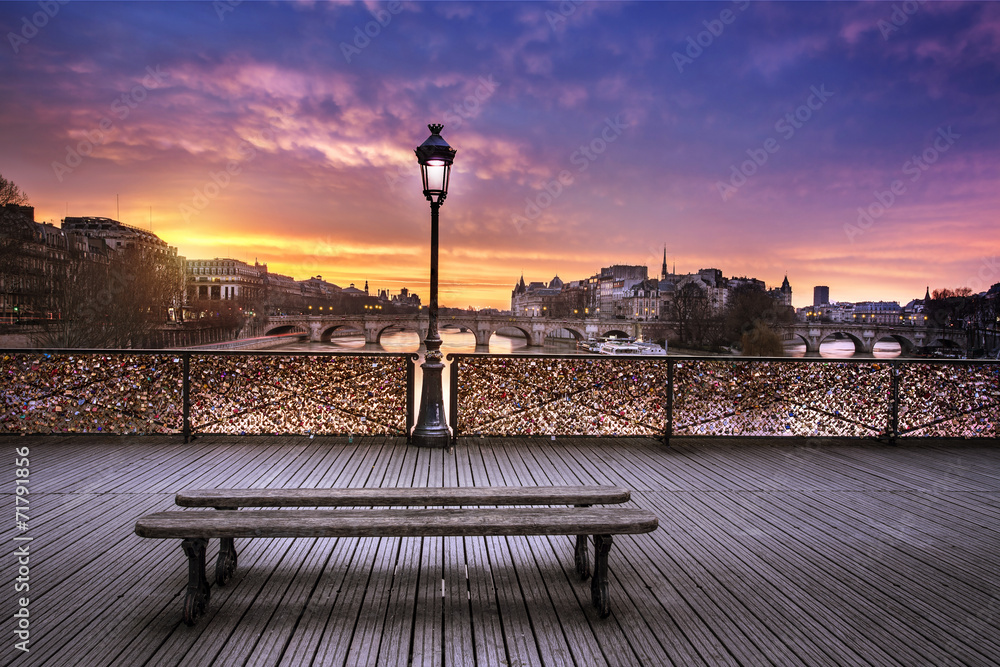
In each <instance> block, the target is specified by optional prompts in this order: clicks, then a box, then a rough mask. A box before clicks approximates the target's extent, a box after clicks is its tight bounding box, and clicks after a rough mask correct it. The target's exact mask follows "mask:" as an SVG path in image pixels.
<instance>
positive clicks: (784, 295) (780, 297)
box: [767, 275, 792, 308]
mask: <svg viewBox="0 0 1000 667" xmlns="http://www.w3.org/2000/svg"><path fill="white" fill-rule="evenodd" d="M767 293H768V295H769V296H770V297H771V298H772V299H774V300H775V302H776V303H778V304H780V305H782V306H788V307H789V308H791V306H792V286H791V285H790V284H789V283H788V276H787V275H786V276H785V279H784V280H782V281H781V287H775V288H771V289H769V290H767Z"/></svg>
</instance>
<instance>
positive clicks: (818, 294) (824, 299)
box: [813, 285, 830, 306]
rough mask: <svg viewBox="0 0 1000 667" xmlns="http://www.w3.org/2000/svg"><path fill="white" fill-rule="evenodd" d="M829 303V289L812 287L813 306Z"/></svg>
mask: <svg viewBox="0 0 1000 667" xmlns="http://www.w3.org/2000/svg"><path fill="white" fill-rule="evenodd" d="M828 303H830V288H829V287H827V286H826V285H817V286H816V287H813V305H814V306H823V305H826V304H828Z"/></svg>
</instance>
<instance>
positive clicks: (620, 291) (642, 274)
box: [591, 264, 649, 319]
mask: <svg viewBox="0 0 1000 667" xmlns="http://www.w3.org/2000/svg"><path fill="white" fill-rule="evenodd" d="M595 277H596V278H597V280H596V286H597V292H596V294H595V295H594V302H595V309H594V311H596V313H594V314H596V315H597V316H598V317H600V318H602V319H612V318H614V317H616V304H619V303H620V302H621V301H622V299H624V298H625V294H626V293H627V292H628V291H629V290H631V289H632V288H633V287H635V286H636V285H637V284H639V283H642V282H645V281H646V280H648V279H649V269H648V268H647V267H645V266H637V265H630V264H615V265H613V266H608V267H604V268H602V269H601V272H600V273H599V274H597V275H596V276H595ZM594 311H591V312H594Z"/></svg>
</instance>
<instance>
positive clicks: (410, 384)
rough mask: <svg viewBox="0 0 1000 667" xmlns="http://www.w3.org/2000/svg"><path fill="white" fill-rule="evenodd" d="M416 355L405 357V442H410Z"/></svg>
mask: <svg viewBox="0 0 1000 667" xmlns="http://www.w3.org/2000/svg"><path fill="white" fill-rule="evenodd" d="M416 359H417V355H415V354H410V355H407V357H406V441H407V442H409V441H410V431H412V430H413V400H414V399H413V394H414V392H415V391H416V388H415V385H416V382H415V377H416V376H415V372H414V367H415V365H416V363H417V362H416Z"/></svg>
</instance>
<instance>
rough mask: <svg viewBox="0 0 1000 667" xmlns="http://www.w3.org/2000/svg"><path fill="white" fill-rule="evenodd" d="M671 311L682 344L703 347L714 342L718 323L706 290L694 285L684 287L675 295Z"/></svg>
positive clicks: (689, 284)
mask: <svg viewBox="0 0 1000 667" xmlns="http://www.w3.org/2000/svg"><path fill="white" fill-rule="evenodd" d="M671 310H672V312H671V315H672V319H673V320H674V321H675V322H676V323H677V333H678V336H679V337H680V339H681V343H682V344H690V345H696V346H703V345H707V344H708V343H710V342H712V340H711V339H712V337H713V335H714V334H715V333H716V329H717V322H716V318H714V317H713V316H712V307H711V305H710V304H709V303H708V294H706V293H705V290H703V289H702V288H700V287H698V286H697V285H695V284H694V283H688V284H687V285H684V287H682V288H680V289H679V290H678V291H677V293H676V294H675V295H674V300H673V303H672V307H671Z"/></svg>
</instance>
